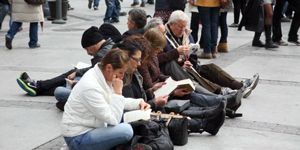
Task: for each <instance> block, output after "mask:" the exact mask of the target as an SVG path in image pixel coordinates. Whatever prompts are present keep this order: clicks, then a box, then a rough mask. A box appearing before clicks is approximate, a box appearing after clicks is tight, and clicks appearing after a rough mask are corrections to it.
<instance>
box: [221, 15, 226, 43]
mask: <svg viewBox="0 0 300 150" xmlns="http://www.w3.org/2000/svg"><path fill="white" fill-rule="evenodd" d="M226 20H227V12H221V14H220V16H219V26H220V29H221V37H220V42H219V43H227V37H228V27H227V21H226Z"/></svg>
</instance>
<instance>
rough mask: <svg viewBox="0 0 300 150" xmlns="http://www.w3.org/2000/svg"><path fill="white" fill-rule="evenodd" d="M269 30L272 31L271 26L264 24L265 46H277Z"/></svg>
mask: <svg viewBox="0 0 300 150" xmlns="http://www.w3.org/2000/svg"><path fill="white" fill-rule="evenodd" d="M271 31H272V26H271V25H265V36H266V45H265V48H266V49H269V48H278V45H276V44H275V43H274V42H273V41H272V38H271Z"/></svg>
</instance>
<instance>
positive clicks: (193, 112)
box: [181, 99, 226, 119]
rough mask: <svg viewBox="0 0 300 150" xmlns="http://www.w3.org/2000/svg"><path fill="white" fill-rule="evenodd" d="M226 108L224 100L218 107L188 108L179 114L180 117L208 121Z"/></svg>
mask: <svg viewBox="0 0 300 150" xmlns="http://www.w3.org/2000/svg"><path fill="white" fill-rule="evenodd" d="M225 107H226V103H225V99H224V101H223V100H222V101H221V102H220V103H219V105H217V106H212V107H190V108H189V109H187V110H184V111H183V112H181V115H184V116H189V117H191V118H199V119H208V118H214V117H216V115H218V114H219V113H220V112H222V111H223V110H224V109H225Z"/></svg>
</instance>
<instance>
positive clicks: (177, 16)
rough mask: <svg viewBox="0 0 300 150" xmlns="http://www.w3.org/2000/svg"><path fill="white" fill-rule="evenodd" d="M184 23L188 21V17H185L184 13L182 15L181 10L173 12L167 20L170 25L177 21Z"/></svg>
mask: <svg viewBox="0 0 300 150" xmlns="http://www.w3.org/2000/svg"><path fill="white" fill-rule="evenodd" d="M179 20H180V21H186V22H188V21H189V17H188V16H187V14H186V13H184V12H183V11H181V10H176V11H173V12H172V14H171V16H170V18H169V20H168V24H172V23H175V22H177V21H179Z"/></svg>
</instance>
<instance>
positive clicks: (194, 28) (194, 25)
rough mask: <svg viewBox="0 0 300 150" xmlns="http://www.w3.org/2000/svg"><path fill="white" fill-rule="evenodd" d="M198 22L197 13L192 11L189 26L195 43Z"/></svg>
mask: <svg viewBox="0 0 300 150" xmlns="http://www.w3.org/2000/svg"><path fill="white" fill-rule="evenodd" d="M199 23H200V17H199V13H197V12H192V16H191V25H190V27H191V30H192V33H191V35H192V37H193V39H194V42H195V43H196V42H197V41H198V31H199Z"/></svg>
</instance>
